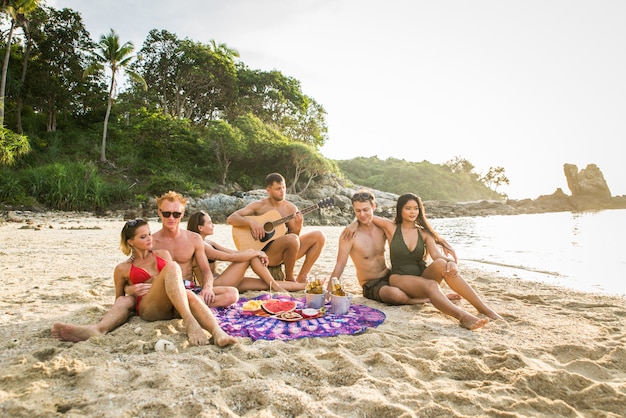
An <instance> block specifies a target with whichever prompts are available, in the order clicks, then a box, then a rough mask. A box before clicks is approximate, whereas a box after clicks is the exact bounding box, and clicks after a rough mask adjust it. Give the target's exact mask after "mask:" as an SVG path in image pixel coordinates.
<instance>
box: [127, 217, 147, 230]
mask: <svg viewBox="0 0 626 418" xmlns="http://www.w3.org/2000/svg"><path fill="white" fill-rule="evenodd" d="M139 222H146V221H144V220H143V219H141V218H137V219H131V220H130V221H128V222H126V225H125V226H127V227H129V228H132V227H133V226H136V225H137V224H138V223H139Z"/></svg>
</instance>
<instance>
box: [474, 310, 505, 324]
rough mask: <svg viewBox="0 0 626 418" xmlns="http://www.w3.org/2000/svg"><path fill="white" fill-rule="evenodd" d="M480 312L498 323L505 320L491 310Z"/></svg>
mask: <svg viewBox="0 0 626 418" xmlns="http://www.w3.org/2000/svg"><path fill="white" fill-rule="evenodd" d="M480 312H481V313H483V314H485V315H486V316H487V317H489V318H491V319H493V320H494V321H497V320H498V319H504V318H502V317H501V316H500V315H498V314H497V313H495V312H494V311H492V310H491V309H484V310H482V311H480Z"/></svg>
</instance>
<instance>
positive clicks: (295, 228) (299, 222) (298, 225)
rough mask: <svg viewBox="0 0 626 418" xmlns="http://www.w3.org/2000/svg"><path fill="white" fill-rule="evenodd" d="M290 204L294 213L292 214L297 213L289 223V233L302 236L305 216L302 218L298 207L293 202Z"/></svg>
mask: <svg viewBox="0 0 626 418" xmlns="http://www.w3.org/2000/svg"><path fill="white" fill-rule="evenodd" d="M288 203H289V205H290V210H291V211H292V212H291V213H295V215H294V217H293V218H291V219H290V220H289V221H288V222H287V231H289V232H290V233H292V234H296V235H300V232H301V231H302V226H303V225H304V216H302V213H300V211H299V210H298V207H297V206H296V205H294V204H293V203H291V202H288Z"/></svg>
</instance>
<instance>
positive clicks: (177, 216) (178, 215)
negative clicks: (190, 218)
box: [161, 210, 183, 219]
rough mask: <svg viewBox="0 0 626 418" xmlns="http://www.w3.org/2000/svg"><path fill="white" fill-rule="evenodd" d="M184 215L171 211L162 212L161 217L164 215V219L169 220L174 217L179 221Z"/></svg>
mask: <svg viewBox="0 0 626 418" xmlns="http://www.w3.org/2000/svg"><path fill="white" fill-rule="evenodd" d="M182 214H183V213H182V212H170V211H169V210H167V211H161V215H163V217H164V218H169V217H170V216H172V215H174V218H176V219H178V218H180V217H181V215H182Z"/></svg>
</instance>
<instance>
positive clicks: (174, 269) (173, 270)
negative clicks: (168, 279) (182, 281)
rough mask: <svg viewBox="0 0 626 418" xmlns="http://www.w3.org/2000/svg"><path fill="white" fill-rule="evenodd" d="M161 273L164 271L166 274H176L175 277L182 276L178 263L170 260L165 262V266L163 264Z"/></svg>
mask: <svg viewBox="0 0 626 418" xmlns="http://www.w3.org/2000/svg"><path fill="white" fill-rule="evenodd" d="M161 273H164V274H166V275H167V276H176V277H181V278H182V276H183V274H182V270H181V269H180V266H179V265H178V263H176V262H174V261H171V262H169V263H167V264H166V265H165V266H163V269H162V270H161Z"/></svg>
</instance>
